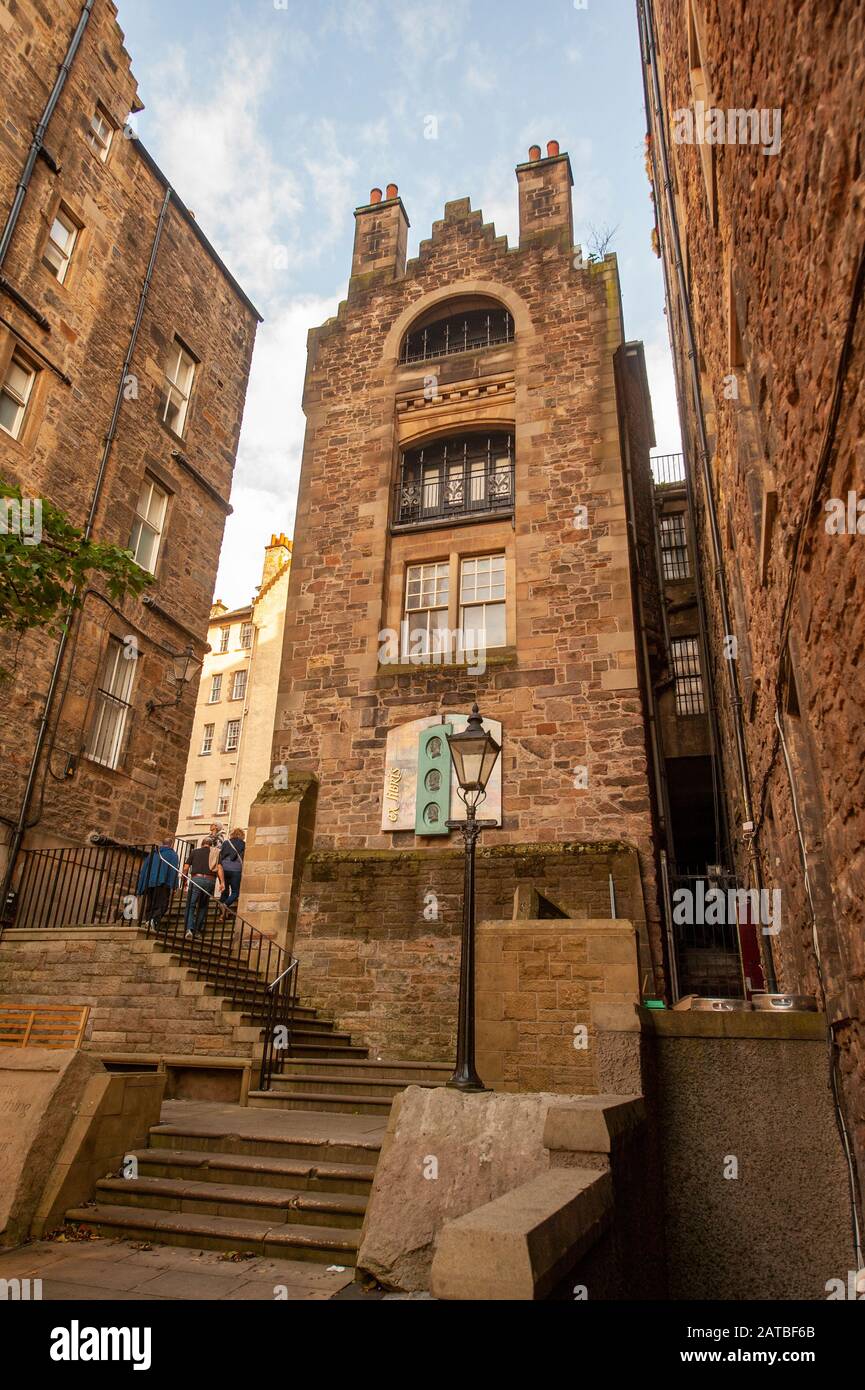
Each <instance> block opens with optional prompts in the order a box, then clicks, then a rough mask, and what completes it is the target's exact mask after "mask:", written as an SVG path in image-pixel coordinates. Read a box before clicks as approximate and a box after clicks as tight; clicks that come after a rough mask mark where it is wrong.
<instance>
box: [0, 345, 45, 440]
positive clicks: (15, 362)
mask: <svg viewBox="0 0 865 1390" xmlns="http://www.w3.org/2000/svg"><path fill="white" fill-rule="evenodd" d="M35 380H36V372H35V371H34V369H33V368H32V367H31V366H30V365H29V363H28V362H26V361H25V359H24V358H23V357H22V356H21V355H20V354H19V353H17V352H15V353H13V354H12V360H11V361H10V363H9V366H8V367H7V368H6V375H5V377H4V378H3V385H2V387H0V429H4V430H5V431H6V433H7V434H11V436H12V438H13V439H19V438H20V437H21V431H22V429H23V427H24V417H25V415H26V414H27V403H28V401H29V400H30V393H31V392H32V390H33V383H34V382H35Z"/></svg>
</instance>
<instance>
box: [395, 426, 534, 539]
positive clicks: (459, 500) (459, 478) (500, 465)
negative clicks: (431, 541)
mask: <svg viewBox="0 0 865 1390" xmlns="http://www.w3.org/2000/svg"><path fill="white" fill-rule="evenodd" d="M513 507H514V453H513V437H512V436H511V435H490V436H487V435H482V436H480V437H477V436H473V437H469V438H467V439H452V440H448V441H447V443H445V444H441V443H437V444H435V445H432V446H430V447H429V448H426V449H415V450H413V451H412V452H411V453H407V454H404V455H403V457H402V458H401V460H400V470H399V478H398V480H397V483H396V485H395V488H394V505H393V524H394V526H425V525H428V524H430V523H431V522H435V521H451V520H455V519H457V518H459V517H467V516H483V515H485V514H490V513H497V512H504V513H508V512H511V511H513Z"/></svg>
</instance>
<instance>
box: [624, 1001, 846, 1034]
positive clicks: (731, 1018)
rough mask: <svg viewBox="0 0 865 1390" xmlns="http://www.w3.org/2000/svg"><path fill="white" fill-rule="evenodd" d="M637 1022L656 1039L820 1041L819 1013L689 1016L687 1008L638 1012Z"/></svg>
mask: <svg viewBox="0 0 865 1390" xmlns="http://www.w3.org/2000/svg"><path fill="white" fill-rule="evenodd" d="M638 1013H639V1016H640V1023H641V1024H642V1026H643V1029H644V1031H645V1032H647V1033H654V1035H655V1037H658V1038H767V1039H776V1040H780V1041H785V1040H787V1041H793V1042H823V1041H825V1038H826V1029H827V1023H826V1015H825V1014H822V1013H792V1012H791V1013H764V1012H763V1011H762V1010H760V1011H759V1012H757V1011H756V1010H755V1011H753V1012H752V1011H750V1010H743V1011H742V1012H741V1013H702V1012H700V1013H693V1012H691V1010H689V1009H681V1010H680V1009H642V1008H641V1009H639V1010H638Z"/></svg>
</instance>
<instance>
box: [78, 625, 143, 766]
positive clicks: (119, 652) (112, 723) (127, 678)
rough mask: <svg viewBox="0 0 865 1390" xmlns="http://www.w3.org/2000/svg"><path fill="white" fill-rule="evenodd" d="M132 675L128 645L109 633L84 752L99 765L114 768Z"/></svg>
mask: <svg viewBox="0 0 865 1390" xmlns="http://www.w3.org/2000/svg"><path fill="white" fill-rule="evenodd" d="M134 676H135V661H134V660H133V659H132V657H131V655H130V649H129V648H127V647H126V645H125V644H124V643H123V642H121V641H120V639H119V638H117V637H109V639H108V649H107V651H106V653H105V660H104V661H103V663H102V672H101V674H100V677H99V685H98V687H97V690H96V715H95V718H94V720H93V727H92V729H91V731H90V741H89V743H88V745H87V756H88V758H90V759H91V761H92V762H95V763H101V764H102V766H103V767H110V768H117V767H119V766H120V761H121V758H122V756H123V747H124V741H125V735H126V728H127V724H128V720H129V711H130V709H131V708H132V706H131V705H130V702H129V697H130V695H131V693H132V682H133V679H134Z"/></svg>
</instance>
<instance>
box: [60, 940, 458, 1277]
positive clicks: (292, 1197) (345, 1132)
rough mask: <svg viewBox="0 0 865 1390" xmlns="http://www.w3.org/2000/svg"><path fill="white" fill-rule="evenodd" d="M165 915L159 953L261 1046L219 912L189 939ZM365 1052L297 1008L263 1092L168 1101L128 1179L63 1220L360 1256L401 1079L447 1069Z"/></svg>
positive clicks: (99, 1189)
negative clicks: (233, 1101)
mask: <svg viewBox="0 0 865 1390" xmlns="http://www.w3.org/2000/svg"><path fill="white" fill-rule="evenodd" d="M166 925H167V935H166V936H157V937H156V938H153V937H151V938H150V939H151V940H155V942H156V943H157V946H156V948H155V949H158V950H160V951H163V952H166V953H168V954H169V955H170V956H171V957H172V960H173V963H174V964H176V965H179V966H181V967H183V968H184V969H185V970H186V971H188V972H190V975H191V976H192V978H193V979H194V980H196V981H197V982H198V984H199V986H200V988H201V991H202V993H203V994H204V995H205V996H207V997H210V998H212V1000H213V1003H214V1005H215V1006H216V1007H220V1006H221V1007H222V1008H223V1009H224V1010H225V1011H226V1013H227V1015H229V1016H230V1017H231V1020H232V1022H233V1023H235V1024H236V1025H237V1026H238V1027H240V1028H242V1029H243V1030H244V1034H245V1035H246V1036H250V1035H254V1036H255V1037H256V1038H258V1039H259V1045H258V1046H259V1049H260V1037H261V1031H262V1029H263V1027H264V1025H265V1023H266V1020H267V1003H268V998H267V986H266V981H265V979H264V977H263V975H261V974H259V973H258V972H257V971H255V970H254V969H252V968H247V967H246V966H239V964H238V959H237V955H236V953H235V952H234V951H233V950H232V945H231V939H232V932H231V924H230V922H225V921H224V920H223V921H220V920H219V919H218V918H217V919H215V920H214V921H213V922H212V924H211V926H210V928H209V932H208V934H206V935H205V938H204V939H203V940H202V941H201V942H200V943H199V942H195V943H191V942H189V941H186V940H185V938H184V937H183V935H182V926H181V925H180V924H179V923H178V922H177V921H176V920H175V921H171V920H168V921H167V924H166ZM141 934H143V933H139V935H141ZM229 994H230V996H231V997H229ZM367 1054H368V1049H367V1048H366V1047H363V1046H361V1045H359V1044H357V1043H356V1042H354V1040H353V1039H352V1037H351V1036H350V1035H349V1034H347V1033H342V1032H340V1031H338V1030H337V1028H336V1025H335V1023H334V1021H333V1020H332V1019H328V1018H325V1017H323V1016H322V1015H321V1014H320V1013H319V1011H318V1010H317V1009H314V1008H310V1007H308V1006H304V1005H303V1004H302V1003H300V1004H298V1006H297V1008H296V1011H295V1022H294V1031H293V1036H292V1045H291V1047H290V1049H289V1051H288V1053H287V1054H286V1056H285V1057H284V1059H283V1070H282V1073H281V1074H277V1075H275V1076H274V1077H273V1078H272V1087H271V1089H270V1090H268V1091H261V1090H253V1091H251V1092H250V1093H249V1096H248V1104H247V1105H246V1106H239V1105H223V1104H216V1103H208V1102H200V1101H168V1102H166V1103H165V1105H164V1107H163V1119H162V1121H161V1122H160V1124H159V1125H156V1126H154V1127H153V1129H151V1131H150V1136H149V1143H148V1146H147V1148H146V1149H141V1150H139V1151H137V1152H135V1153H133V1154H131V1155H128V1157H129V1158H133V1159H134V1160H135V1167H134V1169H133V1172H134V1175H133V1176H123V1175H117V1176H112V1177H106V1178H103V1179H102V1180H101V1181H100V1182H98V1183H97V1186H96V1191H95V1193H94V1202H93V1203H92V1204H88V1205H86V1206H82V1207H76V1208H74V1209H73V1210H71V1211H70V1212H68V1213H67V1217H66V1219H67V1221H68V1222H70V1223H72V1224H74V1225H75V1226H79V1227H81V1226H83V1227H85V1228H87V1229H88V1230H90V1231H92V1232H94V1233H95V1234H98V1235H103V1236H113V1237H115V1238H122V1239H131V1240H139V1241H150V1242H153V1243H157V1244H169V1245H185V1246H190V1247H193V1248H198V1249H206V1250H222V1251H236V1252H245V1251H249V1252H252V1253H254V1254H256V1255H260V1256H261V1255H265V1256H268V1257H270V1258H281V1259H291V1260H320V1261H325V1262H326V1263H329V1264H338V1265H344V1266H347V1267H348V1266H352V1265H354V1263H355V1259H356V1255H357V1248H358V1244H359V1240H360V1228H361V1225H362V1223H363V1217H364V1212H365V1210H366V1202H367V1198H368V1195H369V1191H370V1187H371V1185H372V1180H373V1176H374V1174H375V1167H376V1163H377V1161H378V1155H379V1150H380V1147H381V1141H382V1138H383V1136H384V1130H385V1125H386V1122H387V1118H388V1114H389V1112H390V1107H391V1105H392V1103H393V1099H394V1097H395V1096H396V1095H397V1094H398V1093H399V1092H400V1091H401V1090H403V1089H404V1088H405V1087H406V1086H411V1085H419V1086H439V1085H443V1084H444V1082H445V1081H446V1080H447V1078H448V1076H449V1075H450V1073H451V1070H452V1065H451V1064H450V1063H447V1062H387V1061H379V1060H371V1059H370V1058H369V1057H368V1055H367Z"/></svg>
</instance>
